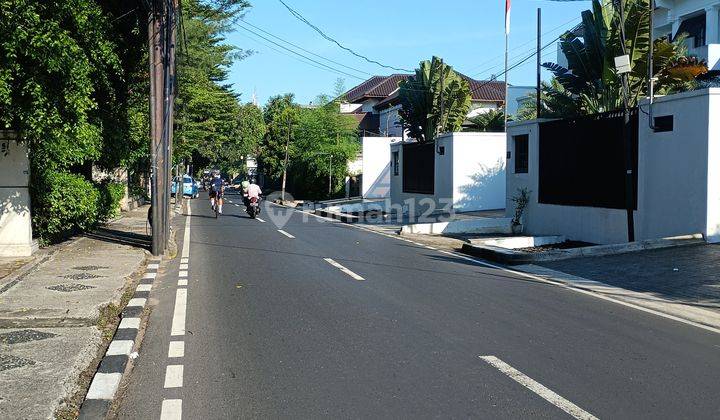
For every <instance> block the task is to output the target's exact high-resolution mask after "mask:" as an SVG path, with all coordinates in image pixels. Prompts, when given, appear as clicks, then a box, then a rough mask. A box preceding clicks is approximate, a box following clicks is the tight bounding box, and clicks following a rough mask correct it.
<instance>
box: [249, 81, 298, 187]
mask: <svg viewBox="0 0 720 420" xmlns="http://www.w3.org/2000/svg"><path fill="white" fill-rule="evenodd" d="M294 101H295V95H293V94H292V93H286V94H284V95H276V96H273V97H271V98H270V99H268V102H267V104H265V107H264V109H263V119H264V121H265V127H266V130H267V131H266V134H265V137H264V138H263V141H262V144H261V146H260V147H259V150H258V151H259V153H258V166H259V169H260V170H261V171H262V173H264V174H265V175H266V176H268V177H270V178H271V179H278V178H279V177H280V176H281V175H282V172H283V168H284V165H285V145H286V144H287V143H288V136H291V140H290V142H289V150H290V152H289V155H290V156H293V155H294V149H295V142H294V141H292V136H293V135H294V134H296V133H295V131H294V130H293V128H292V127H293V125H295V124H296V123H297V114H298V110H299V107H298V105H297V104H295V102H294Z"/></svg>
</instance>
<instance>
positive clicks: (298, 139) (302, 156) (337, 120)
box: [288, 97, 360, 199]
mask: <svg viewBox="0 0 720 420" xmlns="http://www.w3.org/2000/svg"><path fill="white" fill-rule="evenodd" d="M317 104H319V106H318V107H316V108H301V109H300V110H299V112H298V114H297V122H296V126H295V128H294V132H295V136H294V138H293V149H292V151H293V159H292V165H291V166H290V169H289V170H288V176H289V177H290V184H291V185H292V190H293V192H294V193H295V195H296V196H298V197H302V198H309V199H320V198H326V197H327V196H328V186H329V181H330V180H332V184H331V185H330V194H331V195H332V194H335V193H337V192H338V191H339V190H340V189H342V185H343V182H341V180H344V178H345V175H346V174H347V163H348V161H350V160H352V159H354V158H355V157H356V156H357V153H358V151H359V150H360V145H359V142H358V137H357V121H356V120H355V119H354V118H352V117H350V116H348V115H343V114H341V113H340V109H339V105H338V103H336V102H331V101H328V100H327V98H326V97H320V98H318V102H317Z"/></svg>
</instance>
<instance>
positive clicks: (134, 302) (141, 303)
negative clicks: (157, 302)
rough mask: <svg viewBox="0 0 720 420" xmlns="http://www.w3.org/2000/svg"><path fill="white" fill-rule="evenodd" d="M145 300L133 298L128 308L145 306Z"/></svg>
mask: <svg viewBox="0 0 720 420" xmlns="http://www.w3.org/2000/svg"><path fill="white" fill-rule="evenodd" d="M146 300H147V299H145V298H132V299H130V301H129V302H128V304H127V306H145V301H146Z"/></svg>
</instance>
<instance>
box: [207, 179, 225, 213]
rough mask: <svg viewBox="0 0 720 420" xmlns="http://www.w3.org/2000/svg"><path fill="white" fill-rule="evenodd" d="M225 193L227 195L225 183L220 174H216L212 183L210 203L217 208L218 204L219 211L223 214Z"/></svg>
mask: <svg viewBox="0 0 720 420" xmlns="http://www.w3.org/2000/svg"><path fill="white" fill-rule="evenodd" d="M223 195H225V186H224V185H223V181H222V178H220V174H215V177H214V178H213V180H212V181H211V183H210V204H211V206H212V208H213V210H214V209H215V206H216V205H217V210H218V213H220V214H222V205H223Z"/></svg>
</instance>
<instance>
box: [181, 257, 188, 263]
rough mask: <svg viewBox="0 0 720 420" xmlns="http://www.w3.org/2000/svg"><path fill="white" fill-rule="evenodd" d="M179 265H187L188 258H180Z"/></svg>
mask: <svg viewBox="0 0 720 420" xmlns="http://www.w3.org/2000/svg"><path fill="white" fill-rule="evenodd" d="M180 263H181V264H187V263H188V258H187V257H183V258H180Z"/></svg>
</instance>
